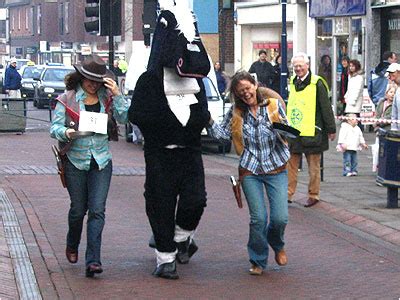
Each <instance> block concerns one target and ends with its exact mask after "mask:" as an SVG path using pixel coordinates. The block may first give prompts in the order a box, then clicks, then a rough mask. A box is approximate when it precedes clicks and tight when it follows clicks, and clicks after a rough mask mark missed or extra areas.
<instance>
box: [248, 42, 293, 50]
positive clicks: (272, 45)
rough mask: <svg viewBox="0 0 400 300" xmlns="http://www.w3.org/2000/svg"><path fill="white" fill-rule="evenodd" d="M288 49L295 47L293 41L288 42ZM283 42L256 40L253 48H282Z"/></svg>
mask: <svg viewBox="0 0 400 300" xmlns="http://www.w3.org/2000/svg"><path fill="white" fill-rule="evenodd" d="M287 46H288V49H292V48H293V42H288V43H287ZM280 48H281V43H279V42H254V43H253V49H280Z"/></svg>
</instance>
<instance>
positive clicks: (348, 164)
mask: <svg viewBox="0 0 400 300" xmlns="http://www.w3.org/2000/svg"><path fill="white" fill-rule="evenodd" d="M357 166H358V158H357V151H354V150H346V151H344V152H343V176H346V175H347V173H350V172H351V173H352V172H357Z"/></svg>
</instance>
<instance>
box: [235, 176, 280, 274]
mask: <svg viewBox="0 0 400 300" xmlns="http://www.w3.org/2000/svg"><path fill="white" fill-rule="evenodd" d="M242 187H243V192H244V194H245V196H246V200H247V204H248V206H249V213H250V233H249V242H248V244H247V251H248V253H249V258H250V262H251V263H252V264H254V265H257V266H260V267H262V268H265V267H266V266H267V261H268V250H269V249H268V244H269V245H270V246H271V248H272V249H273V250H274V251H275V252H278V251H280V250H282V249H283V247H284V245H285V242H284V238H283V236H284V233H285V227H286V225H287V223H288V202H287V191H288V179H287V171H286V170H285V171H283V172H281V173H278V174H274V175H249V176H245V177H244V178H243V181H242ZM264 187H265V189H266V191H267V196H268V199H269V210H270V218H269V219H270V222H269V224H268V212H267V208H266V201H265V199H264Z"/></svg>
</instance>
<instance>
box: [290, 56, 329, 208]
mask: <svg viewBox="0 0 400 300" xmlns="http://www.w3.org/2000/svg"><path fill="white" fill-rule="evenodd" d="M292 65H293V68H294V72H295V74H296V75H295V76H293V77H292V78H291V79H290V96H289V100H288V106H287V117H288V119H289V122H290V124H291V125H292V126H293V127H295V128H296V129H298V130H299V131H300V136H298V137H297V138H295V139H291V140H290V141H289V149H290V155H291V157H290V159H289V163H288V201H289V203H291V202H292V197H293V195H294V193H295V191H296V186H297V172H298V167H299V163H300V159H301V156H302V154H303V153H304V154H305V156H306V159H307V164H308V173H309V177H310V179H309V183H308V199H307V202H306V204H305V205H304V206H305V207H311V206H313V205H315V204H317V203H318V201H319V190H320V183H321V175H320V161H321V153H322V152H323V151H326V150H328V149H329V142H328V138H329V139H330V140H331V141H333V140H334V139H335V136H336V125H335V118H334V115H333V111H332V108H331V104H330V101H329V97H328V87H327V84H326V82H325V80H324V79H323V78H322V77H320V76H317V75H314V74H311V71H310V61H309V58H308V56H307V54H306V53H297V54H295V55H294V56H293V58H292Z"/></svg>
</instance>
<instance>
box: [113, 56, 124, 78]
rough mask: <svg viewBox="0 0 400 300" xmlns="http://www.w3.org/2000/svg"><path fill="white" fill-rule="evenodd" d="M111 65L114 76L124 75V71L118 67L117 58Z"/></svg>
mask: <svg viewBox="0 0 400 300" xmlns="http://www.w3.org/2000/svg"><path fill="white" fill-rule="evenodd" d="M113 66H114V70H113V72H114V75H115V76H116V77H120V76H124V73H123V72H122V70H121V69H120V67H119V63H118V60H117V59H116V60H114V64H113Z"/></svg>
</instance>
